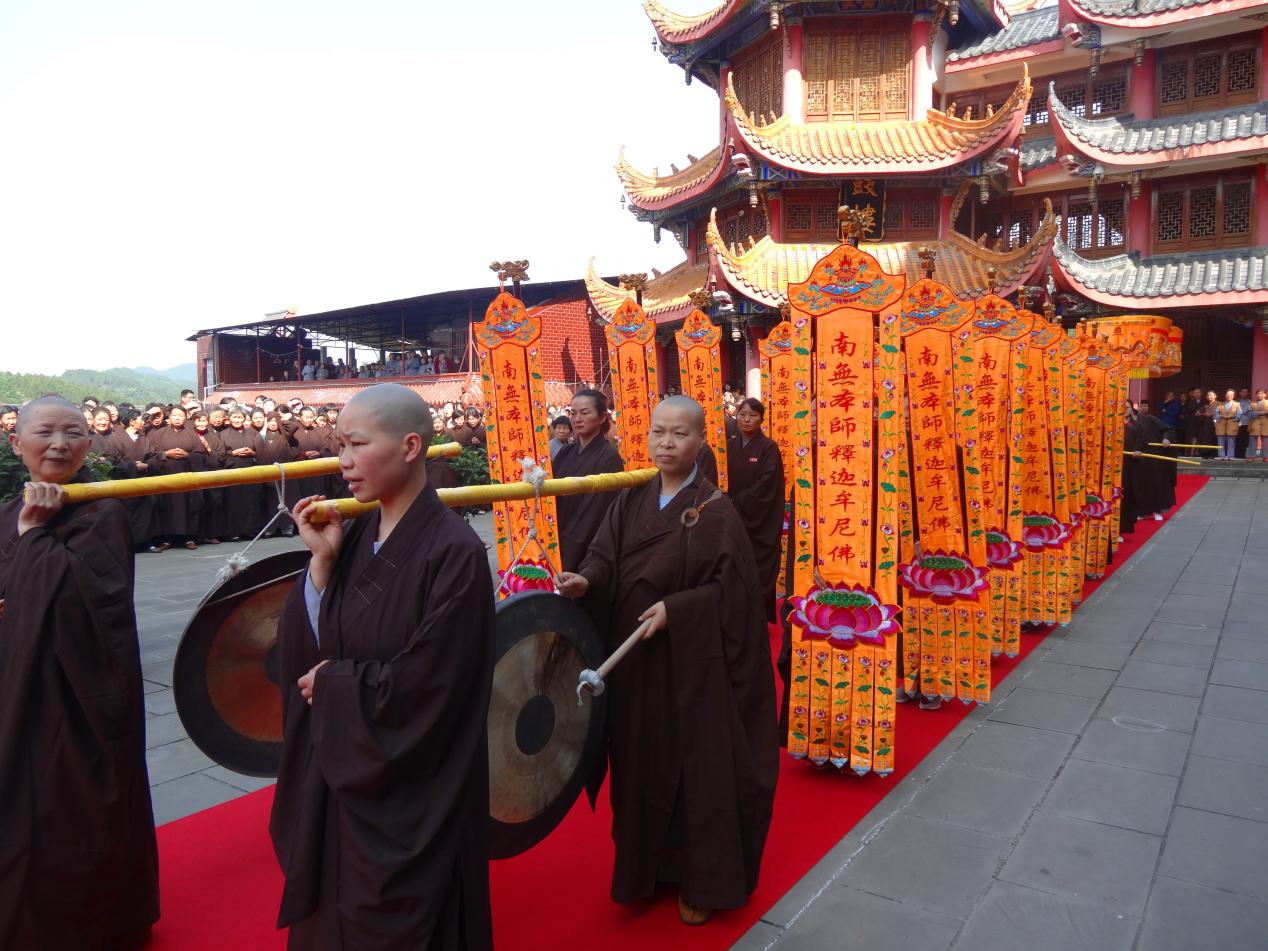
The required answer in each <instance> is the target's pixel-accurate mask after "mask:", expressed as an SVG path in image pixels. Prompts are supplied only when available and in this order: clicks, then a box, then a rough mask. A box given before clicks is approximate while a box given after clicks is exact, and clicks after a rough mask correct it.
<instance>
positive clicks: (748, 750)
mask: <svg viewBox="0 0 1268 951" xmlns="http://www.w3.org/2000/svg"><path fill="white" fill-rule="evenodd" d="M703 440H704V410H703V409H702V408H701V407H700V404H698V403H696V402H695V401H694V400H691V399H689V398H687V397H682V396H679V397H670V398H669V399H666V400H665V401H664V402H662V403H661V404H660V405H659V406H658V407H657V408H656V410H655V411H654V412H653V413H652V427H651V432H650V433H649V435H648V448H649V450H650V455H651V457H652V459H653V460H654V461H655V463H656V467H657V469H659V470H660V473H659V475H658V476H657V477H656V478H654V479H652V481H651V482H649V483H647V484H646V485H643V486H639V487H638V488H634V489H627V490H625V491H624V492H621V493H620V494H619V495H618V496H617V499H616V501H615V502H614V503H613V504H612V506H611V508H609V509H608V512H607V515H606V516H605V517H604V520H603V524H602V526H600V528H599V531H598V533H597V534H596V535H595V537H594V540H593V542H592V543H591V545H590V550H589V553H588V554H587V555H586V557H585V559H584V561H583V562H582V564H581V566H580V568H579V569H578V571H577V572H576V573H575V574H573V573H568V574H565V575H564V576H563V579H562V582H561V584H560V591H561V593H563V594H565V595H567V596H569V597H577V596H579V595H582V594H584V593H586V592H587V591H588V590H590V589H591V588H593V589H595V590H596V591H602V592H604V593H605V595H606V597H608V598H610V599H611V601H612V623H611V625H610V627H609V629H608V631H607V647H608V648H609V649H614V648H615V647H616V646H617V645H618V644H620V643H621V642H622V641H624V640H625V639H626V638H627V637H628V636H629V635H630V634H631V633H632V632H633V631H634V630H635V629H636V628H638V627H639V625H640V623H641V622H643V621H649V622H650V624H649V628H648V630H647V631H646V633H645V640H644V641H643V642H642V643H641V644H639V645H638V646H637V647H635V648H634V650H633V651H632V652H631V653H630V654H629V655H627V656H626V658H625V659H624V660H623V661H622V662H621V665H620V666H619V667H617V668H616V670H615V671H614V672H613V673H612V675H611V676H610V678H609V680H608V691H609V697H610V701H609V707H608V711H609V712H608V743H609V749H608V758H609V763H610V765H611V787H610V789H611V799H612V838H613V840H614V842H615V843H616V864H615V868H614V869H613V873H612V897H613V899H615V900H616V901H618V902H622V903H630V902H634V901H637V900H638V899H641V898H647V897H649V896H651V895H652V894H653V893H654V891H655V890H656V886H657V884H658V883H659V882H671V883H677V884H678V888H679V909H678V910H679V914H680V915H681V917H682V920H683V921H684V922H686V923H688V924H702V923H703V922H704V921H706V920H707V919H708V917H709V915H710V913H711V911H712V910H713V909H718V908H736V907H738V906H740V905H743V904H744V903H745V902H746V901H747V900H748V896H749V895H750V894H751V893H752V891H753V889H754V888H755V887H756V886H757V877H758V869H759V867H760V864H761V858H762V849H763V847H764V845H765V842H766V832H767V829H768V827H769V825H770V818H771V804H772V801H773V799H774V795H775V779H776V776H777V774H778V747H779V740H778V736H777V734H776V730H775V726H776V720H775V690H774V675H773V673H772V671H771V661H770V642H769V639H768V637H767V631H766V621H765V614H764V612H763V609H762V603H761V598H762V595H761V590H760V588H759V586H758V582H757V569H756V566H755V565H754V562H753V553H752V549H751V546H750V545H749V541H748V537H747V535H746V533H745V531H744V523H743V522H742V521H741V520H740V517H739V515H737V514H736V511H735V508H734V506H733V505H732V504H731V501H730V500H729V499H728V498H727V497H726V496H724V495H723V494H722V493H721V492H719V491H718V489H717V487H716V486H714V485H713V484H712V483H710V482H708V481H707V480H706V479H704V478H702V477H701V476H700V475H699V473H698V472H697V471H696V470H697V466H696V455H697V453H698V452H699V451H700V444H701V443H702V442H703Z"/></svg>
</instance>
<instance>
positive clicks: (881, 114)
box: [805, 22, 911, 121]
mask: <svg viewBox="0 0 1268 951" xmlns="http://www.w3.org/2000/svg"><path fill="white" fill-rule="evenodd" d="M805 73H806V80H805V90H806V92H805V96H806V118H807V119H808V120H811V121H815V120H819V121H827V120H843V119H844V120H853V121H867V120H875V119H905V118H907V107H908V99H909V95H910V83H911V78H910V76H911V34H910V32H909V29H908V28H907V27H906V26H904V25H902V24H897V23H895V24H889V23H875V22H873V23H865V24H859V23H851V24H850V25H848V26H846V25H831V24H828V25H825V26H824V27H821V28H819V29H817V30H815V31H814V32H810V33H809V35H808V36H807V37H806V47H805Z"/></svg>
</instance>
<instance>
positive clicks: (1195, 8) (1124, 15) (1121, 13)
mask: <svg viewBox="0 0 1268 951" xmlns="http://www.w3.org/2000/svg"><path fill="white" fill-rule="evenodd" d="M1265 5H1266V4H1265V3H1264V0H1060V7H1061V9H1062V13H1063V14H1064V15H1063V16H1062V21H1063V22H1075V21H1079V20H1084V21H1087V22H1089V23H1096V24H1098V25H1100V26H1118V27H1124V28H1126V29H1148V28H1150V27H1159V26H1172V25H1174V24H1177V23H1183V22H1184V21H1186V20H1191V19H1193V18H1194V17H1198V16H1201V17H1210V16H1217V15H1219V14H1223V13H1241V12H1244V11H1247V10H1252V9H1255V8H1256V7H1263V6H1265Z"/></svg>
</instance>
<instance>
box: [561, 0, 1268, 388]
mask: <svg viewBox="0 0 1268 951" xmlns="http://www.w3.org/2000/svg"><path fill="white" fill-rule="evenodd" d="M1043 2H1044V0H1040V4H1042V3H1043ZM644 8H645V10H646V12H647V15H648V17H649V19H650V20H651V24H652V27H653V28H654V30H655V34H656V43H657V46H658V48H659V50H660V51H661V52H662V53H663V54H664V56H665V57H666V59H668V60H669V62H670V63H672V64H674V65H675V66H677V67H679V68H681V69H682V70H683V72H684V76H685V79H686V81H687V82H688V83H693V82H702V83H705V84H706V85H708V86H709V87H711V88H712V89H714V90H716V92H717V95H718V121H717V127H716V129H701V130H700V138H699V141H698V142H692V143H687V145H689V146H691V147H695V148H697V149H699V150H700V153H701V154H700V156H699V157H696V156H695V155H688V156H687V158H686V160H685V161H683V160H679V163H678V164H670V165H669V169H670V171H669V173H668V174H664V173H663V171H662V169H653V170H652V171H650V172H648V171H646V170H640V169H636V168H634V167H633V166H632V165H630V164H629V163H628V162H627V161H626V160H625V158H624V155H620V156H618V158H617V165H616V171H617V175H618V176H619V178H620V180H621V184H622V186H623V188H624V192H625V196H626V199H627V200H628V202H629V207H630V210H631V211H632V212H633V213H634V214H635V216H636V217H638V218H639V219H640V220H642V221H646V222H648V223H650V224H651V225H652V228H653V232H654V237H655V239H656V240H661V239H662V237H663V236H664V235H665V234H666V233H668V234H669V235H670V236H672V238H673V239H674V240H676V241H678V242H679V244H680V245H681V246H682V248H683V250H684V252H685V254H686V260H685V261H684V262H683V263H682V264H681V265H679V266H678V267H676V268H674V269H673V270H671V271H669V272H667V273H665V274H659V275H656V276H655V277H654V278H652V279H651V280H650V281H648V283H647V286H646V288H645V289H644V290H643V302H644V307H645V309H646V310H647V311H648V313H649V314H650V315H651V316H652V317H653V318H654V319H655V320H656V321H657V323H658V324H659V325H660V329H661V331H662V334H661V335H662V336H664V337H665V338H666V340H665V342H666V343H668V333H669V332H670V331H672V330H673V329H676V327H677V325H678V322H679V321H681V319H682V318H683V317H684V316H685V315H686V314H687V313H688V312H689V311H690V309H691V304H690V301H689V299H688V295H689V294H691V292H693V291H696V290H699V289H700V288H702V287H704V288H708V289H709V290H710V291H712V292H713V294H714V301H715V306H714V307H713V316H714V317H715V318H716V319H718V320H719V321H720V322H721V323H722V324H723V325H724V327H726V328H728V329H729V330H730V336H731V338H732V340H733V345H732V346H731V347H730V348H729V350H728V351H726V352H725V353H724V355H723V357H724V366H723V371H724V374H725V377H726V378H727V379H729V380H731V381H732V382H734V383H737V384H741V385H743V384H744V383H745V382H746V380H747V381H748V382H749V384H750V389H752V390H755V389H756V386H755V382H756V381H755V379H754V378H753V377H752V374H753V372H754V368H755V367H756V365H757V357H756V347H755V343H756V341H757V340H758V339H760V338H761V337H763V336H765V334H766V331H767V329H768V328H769V327H770V326H771V325H772V324H774V323H775V322H777V321H778V320H779V319H780V317H779V314H780V306H781V305H782V304H783V303H784V300H785V297H784V294H785V291H784V289H785V287H786V286H787V284H788V283H789V282H798V281H803V280H805V279H806V277H807V276H808V274H809V271H810V268H811V266H812V265H813V264H814V262H815V261H816V260H817V259H818V258H820V257H821V256H822V255H824V254H825V253H827V251H828V250H829V249H830V248H831V247H832V246H833V245H835V244H836V243H837V241H838V236H839V233H840V232H839V228H840V223H839V221H838V208H839V207H842V206H844V207H846V208H850V209H853V210H854V211H855V212H869V213H870V216H869V217H868V218H867V219H866V224H867V228H866V230H865V231H863V233H862V235H861V244H862V246H863V247H864V248H865V249H866V250H868V251H870V252H871V253H872V254H874V255H875V256H876V257H877V258H878V259H879V260H880V261H881V262H882V263H883V265H884V266H885V267H887V268H888V269H890V270H893V271H901V272H905V273H906V275H907V276H908V278H909V279H911V280H914V279H916V278H918V277H920V276H922V275H923V273H924V269H925V266H926V264H925V262H926V261H928V260H929V255H928V250H932V252H933V257H932V260H933V262H934V271H935V277H937V278H938V279H939V280H942V281H944V282H946V283H947V284H949V285H950V286H951V287H952V288H953V289H954V290H955V291H956V292H957V293H958V294H960V295H962V296H979V295H982V294H984V293H986V292H987V290H988V289H993V290H995V291H996V292H997V293H1002V294H1010V293H1014V292H1016V291H1018V290H1019V289H1022V288H1026V291H1025V293H1026V294H1027V295H1028V297H1029V300H1030V301H1031V302H1032V305H1033V304H1035V302H1037V301H1039V300H1041V299H1046V297H1051V298H1052V299H1053V300H1054V302H1055V304H1056V306H1057V312H1058V313H1059V314H1060V315H1061V316H1062V318H1063V320H1065V322H1066V323H1067V325H1072V324H1073V323H1074V322H1075V321H1077V320H1079V319H1081V318H1085V317H1089V316H1099V315H1108V314H1122V313H1145V314H1161V315H1165V316H1167V317H1169V318H1171V319H1172V320H1173V321H1175V322H1176V323H1177V324H1178V325H1179V326H1180V327H1182V328H1183V330H1184V369H1183V371H1182V373H1181V374H1180V375H1179V376H1177V377H1173V378H1171V379H1169V380H1167V381H1166V383H1165V386H1166V388H1168V389H1173V388H1179V387H1191V386H1202V387H1203V388H1206V389H1218V390H1221V391H1222V390H1223V389H1225V388H1227V387H1241V386H1250V385H1253V386H1255V387H1260V386H1263V387H1268V275H1266V274H1265V267H1266V264H1268V182H1266V181H1265V167H1266V165H1265V163H1268V80H1266V78H1265V76H1264V70H1263V64H1262V60H1263V57H1264V50H1265V49H1266V48H1268V45H1266V44H1268V2H1259V0H1057V2H1056V3H1054V4H1051V5H1042V6H1041V5H1039V4H1036V3H1035V2H1034V0H1021V2H1017V3H1011V4H1010V3H1006V2H1001V0H837V2H804V3H802V2H780V0H721V2H720V3H719V4H718V5H717V6H716V7H714V8H713V9H711V10H708V11H706V12H703V13H698V14H692V15H682V14H678V13H674V12H672V11H670V10H669V9H667V8H666V7H665V6H663V5H662V4H661V3H660V2H659V0H646V2H645V3H644ZM679 165H681V167H679ZM926 249H928V250H926ZM922 258H923V260H922ZM586 284H587V289H588V292H589V296H590V300H591V302H592V304H593V305H594V307H595V309H596V310H597V311H598V312H599V313H600V314H601V315H610V314H611V313H612V312H614V310H615V308H616V307H617V306H619V304H620V302H621V301H622V300H623V299H625V297H627V296H629V293H630V291H628V290H626V289H625V288H623V287H621V286H619V285H618V284H615V283H613V282H611V281H608V280H604V279H602V278H600V277H599V276H598V275H597V274H596V273H595V271H594V267H593V263H592V265H591V269H590V272H589V274H588V276H587V281H586ZM728 297H729V300H728ZM674 356H675V355H674V350H673V347H672V346H666V347H665V349H664V351H663V361H664V362H662V366H665V365H666V363H667V364H668V369H669V370H670V373H671V374H674V375H671V376H670V377H669V379H671V380H672V379H675V378H676V374H675V373H674V368H673V361H674ZM1147 392H1148V388H1147V387H1142V389H1141V390H1140V392H1139V393H1138V394H1137V395H1146V393H1147ZM1157 395H1160V394H1157Z"/></svg>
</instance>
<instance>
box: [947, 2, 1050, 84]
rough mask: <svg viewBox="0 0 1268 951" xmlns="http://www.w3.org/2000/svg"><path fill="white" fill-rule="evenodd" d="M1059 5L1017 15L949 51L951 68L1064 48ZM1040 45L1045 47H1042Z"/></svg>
mask: <svg viewBox="0 0 1268 951" xmlns="http://www.w3.org/2000/svg"><path fill="white" fill-rule="evenodd" d="M1058 14H1059V11H1058V10H1057V8H1056V7H1045V8H1044V9H1042V10H1031V11H1028V12H1025V13H1020V14H1018V15H1017V16H1015V17H1014V18H1013V20H1012V22H1011V23H1009V24H1008V26H1006V27H1004V28H1003V29H1002V30H999V31H998V32H996V33H991V34H989V35H987V36H984V37H982V38H981V39H979V40H975V41H974V42H972V43H969V44H968V45H966V46H963V47H961V48H960V49H958V50H948V51H947V71H948V72H955V71H957V70H964V69H974V68H977V67H980V66H987V65H990V64H992V63H1000V62H1006V61H1008V60H1013V59H1020V58H1022V57H1026V56H1034V55H1037V54H1038V53H1042V52H1047V51H1048V49H1047V47H1049V46H1051V48H1052V49H1053V50H1059V49H1061V48H1062V46H1063V45H1064V44H1063V41H1062V39H1061V23H1060V18H1059V15H1058ZM1038 47H1044V49H1039V48H1038Z"/></svg>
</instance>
